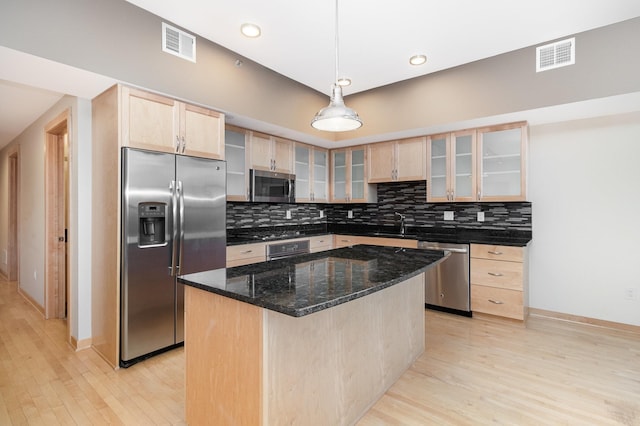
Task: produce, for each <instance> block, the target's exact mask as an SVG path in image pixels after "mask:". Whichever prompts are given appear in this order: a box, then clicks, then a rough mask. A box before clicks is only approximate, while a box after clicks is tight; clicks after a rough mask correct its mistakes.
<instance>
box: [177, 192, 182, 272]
mask: <svg viewBox="0 0 640 426" xmlns="http://www.w3.org/2000/svg"><path fill="white" fill-rule="evenodd" d="M178 197H179V202H180V215H179V216H180V231H179V232H180V237H179V244H180V247H179V249H178V265H177V266H176V275H179V274H180V266H181V265H182V252H183V251H184V250H183V249H184V191H183V189H182V181H181V180H179V181H178Z"/></svg>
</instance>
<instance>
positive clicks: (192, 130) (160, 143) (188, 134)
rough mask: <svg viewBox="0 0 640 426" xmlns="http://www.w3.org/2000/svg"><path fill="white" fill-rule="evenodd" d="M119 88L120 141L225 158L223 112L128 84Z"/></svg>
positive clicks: (140, 145) (127, 144)
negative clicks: (131, 86)
mask: <svg viewBox="0 0 640 426" xmlns="http://www.w3.org/2000/svg"><path fill="white" fill-rule="evenodd" d="M116 87H118V88H119V90H120V100H119V112H120V116H121V123H122V128H121V129H122V134H121V144H122V146H130V147H135V148H142V149H149V150H153V151H162V152H174V153H180V154H186V155H192V156H196V157H206V158H216V159H224V114H221V113H219V112H216V111H212V110H209V109H206V108H202V107H199V106H196V105H190V104H187V103H184V102H179V101H176V100H175V99H171V98H167V97H165V96H161V95H157V94H154V93H149V92H145V91H143V90H139V89H134V88H130V87H125V86H116Z"/></svg>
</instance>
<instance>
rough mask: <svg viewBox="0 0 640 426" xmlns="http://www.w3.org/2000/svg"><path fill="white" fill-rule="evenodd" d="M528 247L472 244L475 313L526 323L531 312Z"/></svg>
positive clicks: (472, 307)
mask: <svg viewBox="0 0 640 426" xmlns="http://www.w3.org/2000/svg"><path fill="white" fill-rule="evenodd" d="M527 282H528V280H527V250H526V248H525V247H511V246H491V245H484V244H471V310H472V311H473V312H481V313H485V314H490V315H496V316H501V317H506V318H512V319H517V320H524V319H525V318H526V316H527V308H528V285H527Z"/></svg>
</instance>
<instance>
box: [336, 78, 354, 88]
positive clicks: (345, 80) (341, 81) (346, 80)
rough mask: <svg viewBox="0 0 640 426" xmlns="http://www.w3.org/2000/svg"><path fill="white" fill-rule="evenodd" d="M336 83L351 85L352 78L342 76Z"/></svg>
mask: <svg viewBox="0 0 640 426" xmlns="http://www.w3.org/2000/svg"><path fill="white" fill-rule="evenodd" d="M336 83H338V86H351V79H350V78H346V77H342V78H339V79H338V81H337V82H336Z"/></svg>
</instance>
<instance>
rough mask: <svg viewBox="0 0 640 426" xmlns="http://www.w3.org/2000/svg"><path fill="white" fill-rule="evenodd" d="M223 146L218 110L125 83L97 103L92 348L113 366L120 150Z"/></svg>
mask: <svg viewBox="0 0 640 426" xmlns="http://www.w3.org/2000/svg"><path fill="white" fill-rule="evenodd" d="M183 137H184V143H183ZM223 144H224V115H223V114H219V113H217V112H215V111H209V110H205V109H203V108H200V107H195V106H192V105H188V104H185V103H184V102H178V101H175V100H173V99H170V98H167V97H164V96H159V95H156V94H153V93H147V92H145V91H142V90H139V89H133V88H129V87H125V86H121V85H116V86H113V87H111V88H110V89H108V90H106V91H105V92H103V93H101V94H100V95H98V96H96V97H95V98H94V99H93V101H92V147H93V148H92V183H91V184H92V191H91V194H92V195H91V206H92V211H93V213H92V223H93V227H92V229H93V231H92V232H93V234H92V240H93V242H94V245H93V250H92V254H91V263H92V268H91V269H92V271H91V279H92V287H91V293H92V298H91V333H92V346H93V348H94V349H95V350H96V351H97V352H98V353H99V354H100V355H101V356H102V357H103V358H104V359H105V360H106V361H107V362H108V363H109V364H111V366H113V367H114V368H115V367H117V366H118V362H119V356H120V341H119V333H120V247H121V221H120V210H121V187H120V173H121V157H120V156H121V149H120V148H121V147H123V146H129V147H136V148H143V149H148V150H154V151H162V152H172V153H174V152H176V151H177V150H179V151H180V152H181V153H182V152H184V153H185V154H189V155H197V156H203V157H209V158H222V157H223V156H224V146H223Z"/></svg>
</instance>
